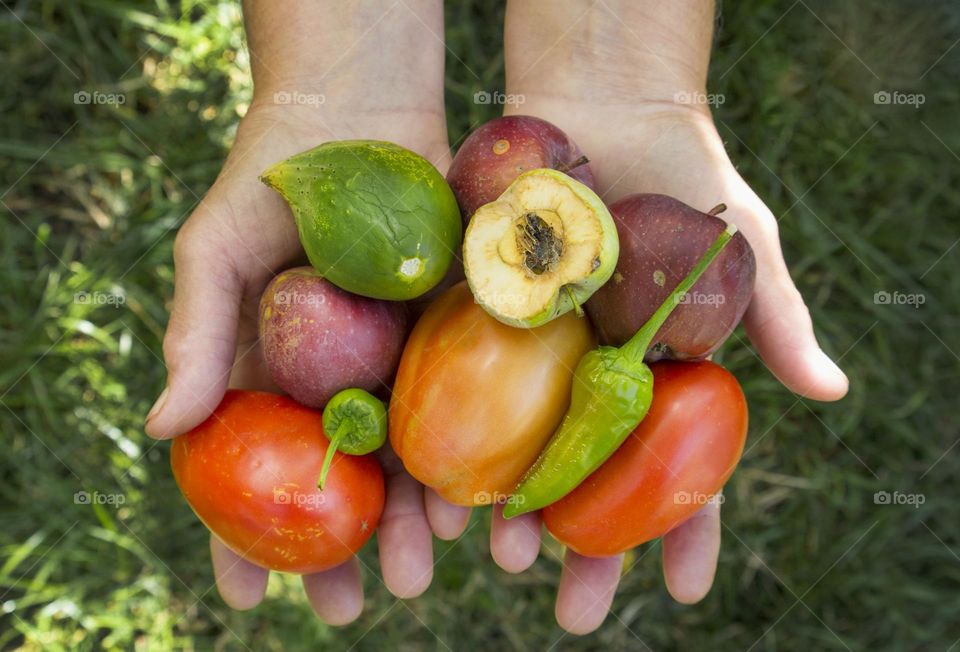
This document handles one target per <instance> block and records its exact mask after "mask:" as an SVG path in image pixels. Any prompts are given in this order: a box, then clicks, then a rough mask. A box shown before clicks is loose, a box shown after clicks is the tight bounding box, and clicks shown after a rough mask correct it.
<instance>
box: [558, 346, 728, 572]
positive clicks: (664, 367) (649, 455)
mask: <svg viewBox="0 0 960 652" xmlns="http://www.w3.org/2000/svg"><path fill="white" fill-rule="evenodd" d="M650 368H651V369H652V370H653V403H652V405H651V406H650V411H649V412H648V413H647V416H646V417H645V418H644V420H643V421H641V422H640V425H639V426H637V428H636V430H634V431H633V433H632V434H631V435H630V437H629V438H628V439H627V441H625V442H624V443H623V445H622V446H621V447H620V448H619V449H618V450H617V452H616V453H614V454H613V456H612V457H611V458H610V459H608V460H607V461H606V462H605V463H604V464H603V466H601V467H600V468H599V469H597V470H596V471H595V472H594V473H593V474H592V475H590V477H588V478H587V479H586V480H585V481H584V482H583V484H581V485H580V486H579V487H577V488H576V489H574V490H573V491H572V492H571V493H569V494H567V496H565V497H564V498H562V499H560V500H559V501H557V502H556V503H553V504H552V505H550V506H548V507H546V508H545V509H544V510H543V519H544V522H545V523H546V526H547V529H548V530H549V531H550V533H551V534H553V536H554V537H556V538H557V539H558V540H559V541H561V542H562V543H564V544H566V545H567V546H569V547H570V548H572V549H573V550H575V551H577V552H579V553H580V554H582V555H586V556H590V557H604V556H607V555H614V554H617V553H620V552H624V551H625V550H629V549H630V548H633V547H634V546H637V545H639V544H641V543H643V542H645V541H649V540H651V539H655V538H657V537H659V536H661V535H663V534H666V533H667V532H669V531H670V530H671V529H673V528H674V527H676V526H677V525H679V524H680V523H682V522H683V521H684V520H686V519H687V518H688V517H690V516H691V515H692V514H693V513H694V512H696V511H697V510H698V509H700V508H701V507H702V506H703V505H704V503H705V501H706V500H707V499H709V498H710V497H711V496H713V495H714V494H716V493H717V492H718V491H720V489H721V488H723V485H724V483H726V481H727V479H728V478H729V477H730V475H731V474H732V473H733V470H734V468H736V466H737V462H738V461H739V460H740V455H741V453H742V452H743V445H744V442H745V441H746V436H747V402H746V399H745V398H744V396H743V391H742V390H741V389H740V385H739V384H738V383H737V379H736V378H734V377H733V374H731V373H730V372H728V371H727V370H726V369H724V368H723V367H721V366H719V365H716V364H714V363H712V362H657V363H654V364H652V365H650Z"/></svg>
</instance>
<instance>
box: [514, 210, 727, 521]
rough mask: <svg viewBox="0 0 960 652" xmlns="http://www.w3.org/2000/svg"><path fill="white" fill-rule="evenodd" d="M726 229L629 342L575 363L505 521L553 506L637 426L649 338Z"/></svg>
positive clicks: (649, 376)
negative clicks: (564, 402)
mask: <svg viewBox="0 0 960 652" xmlns="http://www.w3.org/2000/svg"><path fill="white" fill-rule="evenodd" d="M735 232H736V227H733V226H732V225H731V226H728V227H727V230H726V231H724V232H723V233H721V234H720V236H719V237H718V238H717V239H716V241H714V243H713V244H712V245H710V248H709V249H707V251H706V253H705V254H704V255H703V257H701V258H700V260H699V261H698V262H697V264H696V266H695V267H694V268H693V269H692V270H691V271H690V273H689V274H687V276H686V277H685V278H684V279H683V280H682V281H680V284H679V285H677V287H676V288H674V290H673V292H671V293H670V296H668V297H667V299H666V301H664V302H663V304H661V306H660V307H659V308H657V311H656V312H655V313H654V314H653V316H652V317H651V318H650V319H649V321H647V323H646V324H644V325H643V327H642V328H641V329H640V330H639V331H637V333H636V334H635V335H634V336H633V337H632V338H630V340H629V341H628V342H627V343H626V344H624V345H623V346H621V347H620V348H615V347H612V346H601V347H599V348H598V349H595V350H593V351H590V352H589V353H587V354H586V355H585V356H583V358H581V359H580V362H579V363H578V364H577V369H576V371H575V372H574V376H573V389H572V391H571V395H570V407H569V408H568V409H567V413H566V415H565V416H564V417H563V422H561V424H560V428H559V429H558V430H557V432H556V433H554V435H553V437H552V438H551V439H550V442H549V443H548V444H547V447H546V448H545V449H544V450H543V452H542V453H540V457H538V458H537V461H536V462H534V464H533V466H532V467H530V470H529V471H527V473H526V475H525V476H524V478H523V480H521V482H520V485H519V486H518V487H517V488H516V490H515V491H514V492H513V495H514V496H515V497H519V498H517V499H516V500H513V499H511V500H508V501H507V504H506V506H505V507H504V509H503V515H504V517H505V518H513V517H514V516H519V515H520V514H525V513H527V512H532V511H534V510H537V509H541V508H543V507H546V506H547V505H549V504H551V503H555V502H556V501H558V500H560V499H561V498H563V497H564V496H566V495H567V494H568V493H570V492H571V491H573V490H574V489H576V488H577V486H578V485H579V484H580V483H581V482H583V481H584V480H586V479H587V477H588V476H589V475H590V474H591V473H593V472H594V471H596V470H597V469H598V468H599V467H600V465H601V464H603V463H604V462H606V461H607V459H609V457H610V456H611V455H613V454H614V453H615V452H616V450H617V449H618V448H620V445H621V444H622V443H623V442H624V441H625V440H626V438H627V437H628V436H629V435H630V433H631V432H633V430H634V429H635V428H636V427H637V425H639V424H640V422H641V421H642V420H643V418H644V417H645V416H646V415H647V411H648V410H649V409H650V403H651V402H652V401H653V372H651V371H650V367H648V366H647V365H646V364H644V362H643V357H644V356H645V355H646V353H647V350H648V349H649V348H650V343H651V342H652V341H653V337H654V336H655V335H656V334H657V331H659V330H660V327H661V326H663V323H664V322H665V321H666V320H667V317H669V316H670V313H671V312H673V309H674V308H676V307H677V305H678V304H679V303H680V301H681V300H682V299H683V297H684V295H685V294H686V293H687V292H688V291H689V290H690V289H691V288H692V287H693V285H694V284H695V283H696V282H697V280H698V279H699V278H700V276H701V275H702V274H703V272H705V271H706V269H707V267H709V266H710V263H712V262H713V260H714V258H716V257H717V255H719V254H720V252H721V251H723V249H724V247H726V246H727V243H728V242H729V241H730V238H731V237H733V234H734V233H735Z"/></svg>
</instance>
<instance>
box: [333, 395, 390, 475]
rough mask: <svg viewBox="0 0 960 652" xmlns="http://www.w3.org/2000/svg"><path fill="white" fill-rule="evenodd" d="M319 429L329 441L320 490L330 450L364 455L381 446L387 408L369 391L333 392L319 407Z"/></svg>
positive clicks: (385, 438) (385, 428) (383, 439)
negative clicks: (320, 421)
mask: <svg viewBox="0 0 960 652" xmlns="http://www.w3.org/2000/svg"><path fill="white" fill-rule="evenodd" d="M323 432H324V434H325V435H326V436H327V438H328V439H329V440H330V445H329V446H328V447H327V456H326V457H325V458H324V460H323V468H322V469H321V470H320V481H319V482H317V486H318V487H320V489H321V490H322V489H323V485H324V483H325V482H326V481H327V473H329V472H330V463H331V462H333V454H334V452H336V451H338V450H339V451H340V452H341V453H347V454H348V455H366V454H367V453H372V452H373V451H375V450H377V449H378V448H380V447H381V446H383V442H385V441H386V440H387V409H386V408H385V407H384V405H383V401H381V400H379V399H378V398H376V397H375V396H373V395H372V394H370V393H369V392H365V391H363V390H362V389H356V388H351V389H345V390H343V391H340V392H337V393H336V394H334V396H333V398H331V399H330V402H328V403H327V407H325V408H324V409H323ZM331 433H333V434H332V435H331Z"/></svg>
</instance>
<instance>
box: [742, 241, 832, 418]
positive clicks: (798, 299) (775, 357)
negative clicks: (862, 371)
mask: <svg viewBox="0 0 960 652" xmlns="http://www.w3.org/2000/svg"><path fill="white" fill-rule="evenodd" d="M771 231H773V230H772V229H771ZM759 235H760V237H759V238H758V240H761V242H759V243H758V244H759V245H760V246H758V247H755V248H754V252H755V253H756V256H757V285H756V288H755V289H754V294H753V298H752V299H751V301H750V306H749V307H748V308H747V312H746V314H745V315H744V326H745V328H746V331H747V335H748V336H749V337H750V340H751V341H752V342H753V343H754V345H755V346H756V347H757V350H758V351H759V353H760V357H762V358H763V361H764V362H765V363H766V365H767V367H768V368H769V369H770V371H771V372H773V374H774V375H775V376H776V377H777V378H778V379H779V380H780V382H782V383H783V384H784V385H786V386H787V388H789V389H790V390H792V391H794V392H796V393H797V394H800V395H801V396H806V397H807V398H812V399H813V400H816V401H836V400H838V399H840V398H842V397H843V396H844V395H845V394H846V393H847V386H848V382H847V377H846V376H845V375H844V373H843V372H842V371H841V370H840V368H839V367H838V366H837V365H836V364H835V363H834V362H833V361H832V360H831V359H830V358H829V357H828V356H827V354H826V353H824V352H823V350H822V349H821V348H820V345H819V344H818V343H817V338H816V335H815V334H814V331H813V321H812V320H811V319H810V311H809V310H808V309H807V306H806V304H805V303H804V301H803V297H802V296H801V295H800V292H799V291H798V290H797V288H796V286H795V285H794V284H793V280H792V279H791V278H790V272H789V270H788V269H787V264H786V262H785V261H784V259H783V254H782V253H781V250H780V242H779V238H778V237H777V235H776V232H775V231H773V233H770V232H768V233H764V234H759Z"/></svg>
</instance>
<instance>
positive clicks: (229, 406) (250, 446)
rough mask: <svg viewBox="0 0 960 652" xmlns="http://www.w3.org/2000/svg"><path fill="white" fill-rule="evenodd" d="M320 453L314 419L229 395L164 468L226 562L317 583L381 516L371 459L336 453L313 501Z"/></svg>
mask: <svg viewBox="0 0 960 652" xmlns="http://www.w3.org/2000/svg"><path fill="white" fill-rule="evenodd" d="M326 452H327V438H326V437H325V436H324V434H323V420H322V418H321V415H320V413H319V412H316V411H314V410H311V409H309V408H305V407H303V406H301V405H299V404H298V403H297V402H296V401H294V400H293V399H291V398H288V397H286V396H278V395H276V394H269V393H266V392H248V391H239V390H231V391H228V392H227V394H226V396H224V398H223V401H222V402H221V403H220V405H219V406H218V407H217V409H216V410H214V412H213V414H212V415H211V416H210V417H209V418H208V419H207V420H206V421H204V422H203V423H201V424H200V425H199V426H197V427H196V428H194V429H193V430H191V431H190V432H188V433H187V434H185V435H182V436H180V437H178V438H177V439H175V440H174V442H173V447H172V450H171V464H172V466H173V475H174V477H175V478H176V480H177V484H178V485H179V486H180V491H182V492H183V495H184V496H185V497H186V499H187V502H188V503H190V506H191V507H192V508H193V511H194V512H196V514H197V516H198V517H199V518H200V520H201V521H203V523H204V524H205V525H206V526H207V527H208V528H209V529H210V530H211V531H212V532H213V533H214V534H216V535H217V537H219V538H220V540H221V541H223V542H224V543H225V544H226V545H227V546H229V547H230V548H231V549H232V550H233V551H234V552H236V553H237V554H239V555H240V556H242V557H244V558H245V559H248V560H249V561H252V562H253V563H255V564H258V565H260V566H264V567H266V568H272V569H274V570H279V571H286V572H290V573H315V572H318V571H322V570H326V569H328V568H333V567H334V566H336V565H338V564H341V563H343V562H344V561H346V560H347V559H349V558H350V557H351V556H353V554H354V553H355V552H356V551H357V550H359V549H360V548H361V547H362V546H363V544H364V543H366V541H367V539H369V538H370V535H371V534H373V531H374V530H375V529H376V527H377V524H378V523H379V521H380V514H381V512H382V511H383V500H384V486H383V472H382V471H381V470H380V463H379V462H378V461H377V460H376V458H374V457H373V456H372V455H365V456H362V457H360V456H351V455H342V454H341V453H336V454H335V456H334V461H333V465H332V466H331V468H330V474H329V475H328V477H327V482H326V485H325V488H324V490H323V491H320V490H319V489H318V488H317V479H318V478H319V477H320V468H321V467H322V465H323V457H324V455H325V454H326Z"/></svg>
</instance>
